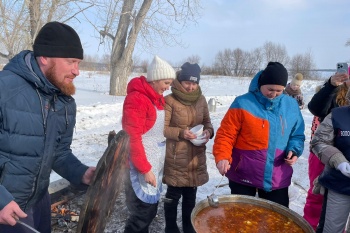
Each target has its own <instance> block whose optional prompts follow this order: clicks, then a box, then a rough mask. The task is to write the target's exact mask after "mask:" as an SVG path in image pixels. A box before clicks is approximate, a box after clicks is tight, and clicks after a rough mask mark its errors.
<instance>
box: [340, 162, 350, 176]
mask: <svg viewBox="0 0 350 233" xmlns="http://www.w3.org/2000/svg"><path fill="white" fill-rule="evenodd" d="M337 169H338V170H339V171H340V172H341V173H343V175H344V176H347V177H349V178H350V163H348V162H342V163H341V164H339V165H338V167H337Z"/></svg>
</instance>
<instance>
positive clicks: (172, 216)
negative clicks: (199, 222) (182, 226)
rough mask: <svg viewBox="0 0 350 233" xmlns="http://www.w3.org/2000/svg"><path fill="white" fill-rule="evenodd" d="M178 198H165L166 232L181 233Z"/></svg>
mask: <svg viewBox="0 0 350 233" xmlns="http://www.w3.org/2000/svg"><path fill="white" fill-rule="evenodd" d="M177 204H178V201H177V200H173V199H170V198H166V200H164V215H165V233H180V230H179V227H178V226H177V223H176V220H177Z"/></svg>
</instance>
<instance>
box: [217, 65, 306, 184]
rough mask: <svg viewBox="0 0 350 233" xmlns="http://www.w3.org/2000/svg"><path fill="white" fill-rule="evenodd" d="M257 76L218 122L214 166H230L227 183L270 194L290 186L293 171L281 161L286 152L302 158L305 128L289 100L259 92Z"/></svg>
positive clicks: (296, 106)
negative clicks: (221, 164)
mask: <svg viewBox="0 0 350 233" xmlns="http://www.w3.org/2000/svg"><path fill="white" fill-rule="evenodd" d="M260 74H261V71H260V72H259V73H257V74H256V75H255V77H254V78H253V80H252V82H251V84H250V86H249V92H248V93H246V94H244V95H241V96H238V97H237V98H236V99H235V100H234V101H233V103H232V104H231V106H230V108H229V109H228V111H227V113H226V114H225V116H224V118H223V119H222V121H221V125H220V127H219V129H218V131H217V134H216V137H215V140H214V146H213V154H214V156H215V161H216V163H218V162H219V161H221V160H225V159H226V160H228V161H229V162H230V164H231V168H230V170H229V171H228V172H227V173H226V176H227V177H228V178H229V179H230V180H232V181H234V182H237V183H240V184H243V185H248V186H253V187H257V188H260V189H264V190H265V191H271V190H275V189H281V188H285V187H288V186H289V185H290V183H291V178H292V174H293V169H292V167H291V166H290V165H288V164H286V163H285V160H284V159H285V157H286V155H287V154H288V151H293V152H295V154H297V156H300V155H301V154H302V152H303V149H304V141H305V135H304V129H305V125H304V120H303V117H302V115H301V112H300V110H299V106H298V104H297V102H296V101H295V100H294V99H293V98H292V97H290V96H287V95H284V94H282V95H280V96H278V97H276V98H274V99H268V98H267V97H265V96H264V95H263V94H262V93H261V92H260V90H259V87H258V80H259V77H260Z"/></svg>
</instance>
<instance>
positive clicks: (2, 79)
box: [0, 51, 88, 210]
mask: <svg viewBox="0 0 350 233" xmlns="http://www.w3.org/2000/svg"><path fill="white" fill-rule="evenodd" d="M75 116H76V104H75V100H74V99H73V98H72V97H71V96H66V95H64V94H62V93H61V92H60V91H59V90H58V89H57V88H56V87H55V86H53V85H52V84H51V83H50V82H49V81H48V80H47V79H46V78H45V77H44V75H43V74H42V72H41V70H40V68H39V66H38V64H37V62H36V60H35V58H34V56H33V53H32V52H31V51H22V52H21V53H19V54H18V55H16V56H15V57H14V58H13V59H11V60H10V62H9V63H8V64H7V65H6V66H5V67H4V69H3V71H1V72H0V209H3V208H4V206H6V205H7V204H8V203H9V202H10V201H12V200H15V201H16V202H17V203H18V204H19V206H20V207H21V208H22V209H23V210H26V209H28V208H30V207H31V206H32V205H33V204H35V203H36V202H37V201H38V200H40V199H41V198H42V196H43V195H44V194H45V193H46V192H47V190H48V186H49V182H50V173H51V170H52V169H53V170H54V171H55V172H57V173H58V174H59V175H61V176H62V177H64V178H66V179H67V180H68V181H70V182H72V183H73V184H79V183H80V182H81V179H82V176H83V175H84V173H85V171H86V170H87V168H88V167H87V166H85V165H83V164H82V163H81V162H80V161H79V160H78V159H77V158H76V157H75V156H74V155H73V154H72V151H71V148H70V145H71V143H72V135H73V129H74V126H75Z"/></svg>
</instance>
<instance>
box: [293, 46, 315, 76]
mask: <svg viewBox="0 0 350 233" xmlns="http://www.w3.org/2000/svg"><path fill="white" fill-rule="evenodd" d="M315 67H316V66H315V64H314V61H313V58H312V54H311V52H306V53H305V54H296V55H294V56H293V57H292V59H291V61H290V67H289V75H291V76H292V77H294V75H295V74H296V73H301V74H303V76H304V78H311V77H313V76H314V73H312V72H313V71H312V70H315Z"/></svg>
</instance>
